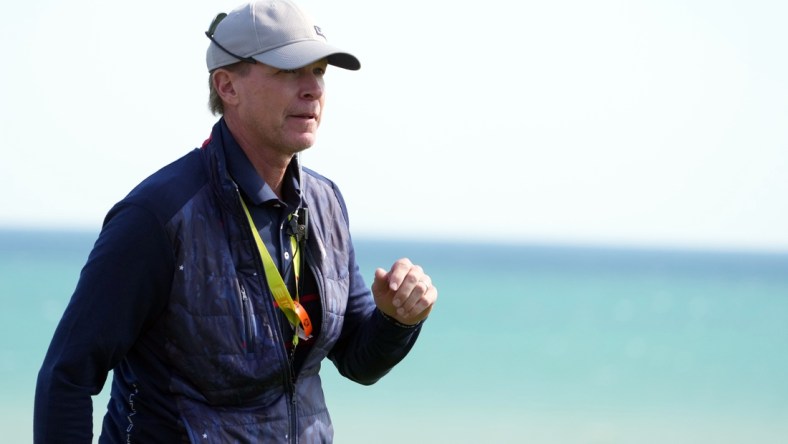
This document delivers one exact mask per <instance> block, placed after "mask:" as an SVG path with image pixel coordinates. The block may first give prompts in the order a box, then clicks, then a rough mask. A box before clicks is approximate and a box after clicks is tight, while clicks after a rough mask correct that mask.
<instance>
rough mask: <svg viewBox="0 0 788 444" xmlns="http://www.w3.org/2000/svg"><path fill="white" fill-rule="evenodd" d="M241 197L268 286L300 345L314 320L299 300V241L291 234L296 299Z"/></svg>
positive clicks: (307, 335) (308, 334)
mask: <svg viewBox="0 0 788 444" xmlns="http://www.w3.org/2000/svg"><path fill="white" fill-rule="evenodd" d="M239 198H240V199H241V205H243V207H244V212H245V213H246V219H247V220H248V221H249V226H250V227H251V228H252V235H253V236H254V240H255V243H257V250H258V252H259V254H260V258H261V259H262V260H263V269H264V270H265V279H266V281H268V288H270V289H271V294H272V295H273V296H274V300H275V301H276V303H277V305H279V308H280V309H281V310H282V311H283V312H284V314H285V316H286V317H287V320H288V321H289V322H290V325H292V326H293V330H294V331H295V333H294V334H293V346H296V345H298V339H299V337H300V338H301V339H309V337H310V336H312V322H311V321H310V320H309V314H308V313H307V312H306V310H304V307H303V306H301V304H300V303H299V302H298V276H299V272H300V270H299V269H300V265H301V254H300V253H301V252H300V251H299V250H300V249H299V248H298V241H297V240H296V238H295V236H292V235H291V236H290V247H291V248H292V249H293V269H294V270H295V276H296V298H295V300H294V299H293V298H292V296H290V291H289V290H288V289H287V285H285V281H284V280H283V279H282V275H281V274H280V273H279V269H277V268H276V264H275V263H274V259H273V258H272V257H271V253H270V252H268V248H266V246H265V244H264V243H263V239H262V238H260V233H259V232H258V231H257V227H256V226H255V224H254V220H252V214H251V213H250V212H249V208H248V207H247V206H246V203H245V202H244V200H243V198H242V197H240V196H239Z"/></svg>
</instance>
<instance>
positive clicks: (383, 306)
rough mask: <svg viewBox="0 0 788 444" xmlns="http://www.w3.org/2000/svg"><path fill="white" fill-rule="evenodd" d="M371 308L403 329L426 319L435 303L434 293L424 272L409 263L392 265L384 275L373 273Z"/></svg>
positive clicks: (405, 260)
mask: <svg viewBox="0 0 788 444" xmlns="http://www.w3.org/2000/svg"><path fill="white" fill-rule="evenodd" d="M372 295H373V296H374V297H375V305H377V306H378V309H380V311H382V312H383V313H385V314H386V315H387V316H389V317H391V318H394V319H395V320H396V321H397V322H399V323H401V324H405V325H413V324H417V323H419V322H420V321H422V320H424V319H426V318H427V315H429V314H430V311H432V306H433V305H434V304H435V301H436V300H437V299H438V289H437V288H435V286H433V285H432V279H430V277H429V276H428V275H427V274H425V273H424V270H423V269H422V268H421V267H420V266H418V265H413V263H412V262H411V261H410V260H409V259H400V260H398V261H396V262H394V265H392V266H391V270H389V271H388V272H387V271H386V270H384V269H382V268H378V269H377V270H375V281H374V282H373V283H372Z"/></svg>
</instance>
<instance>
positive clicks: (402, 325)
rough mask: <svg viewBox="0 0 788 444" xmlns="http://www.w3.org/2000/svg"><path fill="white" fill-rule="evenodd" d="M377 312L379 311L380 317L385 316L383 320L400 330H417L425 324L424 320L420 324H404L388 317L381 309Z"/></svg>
mask: <svg viewBox="0 0 788 444" xmlns="http://www.w3.org/2000/svg"><path fill="white" fill-rule="evenodd" d="M377 310H378V313H380V315H381V316H383V319H385V320H386V321H388V322H389V323H391V324H394V325H396V326H397V327H399V328H407V329H411V328H416V327H418V326H419V325H421V323H422V322H424V321H423V320H422V321H419V322H417V323H415V324H403V323H402V322H400V321H398V320H396V319H394V318H393V317H391V316H389V315H387V314H386V313H383V310H381V309H380V308H378V309H377Z"/></svg>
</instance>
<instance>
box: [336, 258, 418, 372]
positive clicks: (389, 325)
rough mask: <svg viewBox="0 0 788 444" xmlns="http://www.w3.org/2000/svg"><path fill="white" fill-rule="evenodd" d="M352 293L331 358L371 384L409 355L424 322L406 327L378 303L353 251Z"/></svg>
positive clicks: (339, 368)
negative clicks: (389, 315) (398, 322)
mask: <svg viewBox="0 0 788 444" xmlns="http://www.w3.org/2000/svg"><path fill="white" fill-rule="evenodd" d="M350 259H351V260H350V266H351V276H350V296H349V298H348V306H347V310H346V312H345V323H344V326H343V328H342V335H341V336H340V338H339V341H338V342H337V344H336V345H335V346H334V349H333V350H332V352H331V354H329V358H330V359H331V361H332V362H333V363H334V365H335V366H336V367H337V370H338V371H339V373H340V374H342V375H343V376H345V377H347V378H349V379H351V380H353V381H355V382H358V383H360V384H365V385H370V384H374V383H375V382H377V381H378V380H379V379H380V378H382V377H383V376H385V375H386V374H387V373H388V372H389V371H390V370H391V369H392V368H393V367H394V366H395V365H397V364H398V363H399V362H400V361H401V360H402V359H404V358H405V356H407V354H408V352H410V350H411V348H412V347H413V345H414V344H415V343H416V339H417V338H418V336H419V333H420V331H421V326H422V324H423V323H419V324H417V325H415V326H410V327H405V326H401V325H398V324H397V323H396V322H394V321H393V320H391V319H388V318H387V317H386V316H385V315H383V313H381V312H380V310H378V309H377V308H376V306H375V303H374V301H373V298H372V293H371V291H370V289H369V288H368V287H367V286H366V284H365V282H364V279H363V277H362V276H361V273H360V272H359V267H358V265H357V263H356V260H355V251H354V250H353V247H352V245H351V252H350Z"/></svg>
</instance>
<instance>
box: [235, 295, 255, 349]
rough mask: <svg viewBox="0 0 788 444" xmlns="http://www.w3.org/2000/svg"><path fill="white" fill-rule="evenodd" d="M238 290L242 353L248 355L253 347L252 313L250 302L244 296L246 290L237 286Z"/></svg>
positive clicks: (247, 297) (246, 296)
mask: <svg viewBox="0 0 788 444" xmlns="http://www.w3.org/2000/svg"><path fill="white" fill-rule="evenodd" d="M238 288H239V289H240V295H241V312H242V314H243V324H244V325H243V327H244V330H243V346H244V351H245V352H246V353H247V354H249V353H251V350H253V347H254V330H253V328H252V325H253V320H252V316H253V311H252V301H251V300H249V296H248V295H247V294H246V288H244V286H243V285H240V284H239V285H238Z"/></svg>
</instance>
